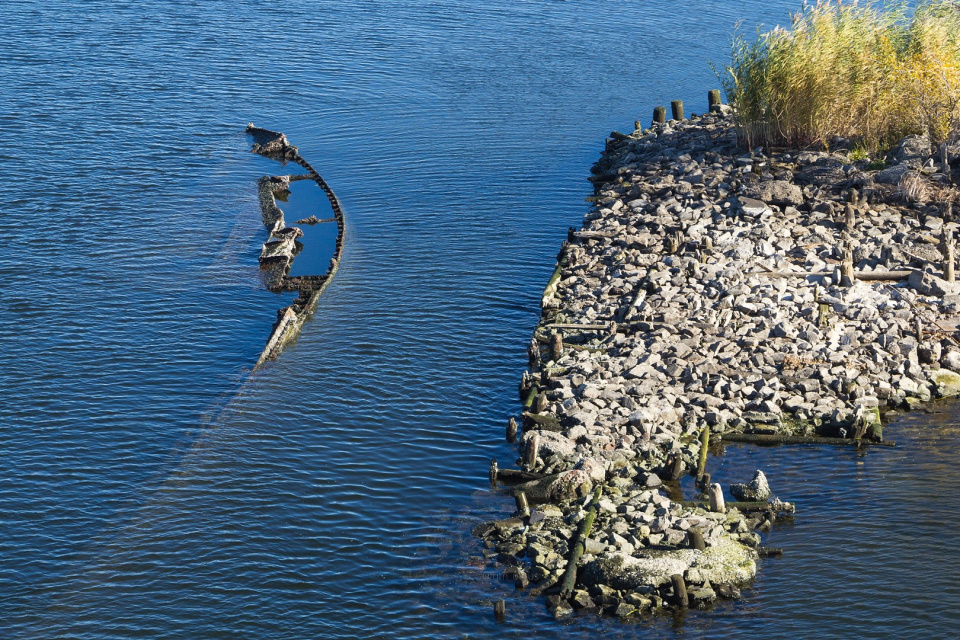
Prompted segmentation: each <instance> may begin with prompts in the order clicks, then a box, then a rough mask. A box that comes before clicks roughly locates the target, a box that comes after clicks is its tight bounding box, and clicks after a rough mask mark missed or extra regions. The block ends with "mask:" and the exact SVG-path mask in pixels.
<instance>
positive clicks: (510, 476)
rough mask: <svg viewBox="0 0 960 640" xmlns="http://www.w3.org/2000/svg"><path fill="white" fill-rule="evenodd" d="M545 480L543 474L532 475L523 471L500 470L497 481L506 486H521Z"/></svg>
mask: <svg viewBox="0 0 960 640" xmlns="http://www.w3.org/2000/svg"><path fill="white" fill-rule="evenodd" d="M541 478H543V474H542V473H532V472H530V471H523V470H521V469H499V470H497V481H499V482H503V483H505V484H519V483H521V482H534V481H536V480H540V479H541Z"/></svg>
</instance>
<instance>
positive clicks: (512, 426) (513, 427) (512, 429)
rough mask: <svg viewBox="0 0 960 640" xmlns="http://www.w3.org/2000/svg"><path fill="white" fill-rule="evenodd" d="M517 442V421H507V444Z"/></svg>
mask: <svg viewBox="0 0 960 640" xmlns="http://www.w3.org/2000/svg"><path fill="white" fill-rule="evenodd" d="M516 441H517V421H516V420H514V419H513V418H510V419H509V420H507V442H510V443H514V442H516Z"/></svg>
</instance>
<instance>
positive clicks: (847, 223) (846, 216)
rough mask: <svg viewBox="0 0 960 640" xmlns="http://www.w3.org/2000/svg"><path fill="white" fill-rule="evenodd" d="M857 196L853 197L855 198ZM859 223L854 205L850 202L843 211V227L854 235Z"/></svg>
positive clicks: (854, 191)
mask: <svg viewBox="0 0 960 640" xmlns="http://www.w3.org/2000/svg"><path fill="white" fill-rule="evenodd" d="M856 192H857V191H856V189H854V190H853V193H856ZM853 197H855V196H851V198H853ZM856 223H857V214H856V212H855V211H854V210H853V205H852V204H850V203H849V202H848V203H847V206H846V207H845V208H844V211H843V226H844V227H845V228H846V230H847V233H853V227H854V225H856Z"/></svg>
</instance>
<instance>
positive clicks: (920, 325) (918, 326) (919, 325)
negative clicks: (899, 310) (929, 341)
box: [914, 316, 923, 342]
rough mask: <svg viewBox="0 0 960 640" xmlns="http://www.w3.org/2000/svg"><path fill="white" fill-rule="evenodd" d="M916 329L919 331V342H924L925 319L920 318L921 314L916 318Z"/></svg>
mask: <svg viewBox="0 0 960 640" xmlns="http://www.w3.org/2000/svg"><path fill="white" fill-rule="evenodd" d="M914 322H915V325H914V326H915V329H916V332H917V342H923V320H921V319H920V316H917V317H916V318H914Z"/></svg>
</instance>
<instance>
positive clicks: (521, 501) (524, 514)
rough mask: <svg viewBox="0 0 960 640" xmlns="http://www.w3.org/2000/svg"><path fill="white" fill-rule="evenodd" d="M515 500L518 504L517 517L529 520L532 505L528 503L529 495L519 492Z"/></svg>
mask: <svg viewBox="0 0 960 640" xmlns="http://www.w3.org/2000/svg"><path fill="white" fill-rule="evenodd" d="M513 499H514V500H515V501H516V503H517V517H518V518H529V517H530V504H529V503H528V502H527V494H526V493H524V492H523V491H517V493H516V495H514V496H513Z"/></svg>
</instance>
